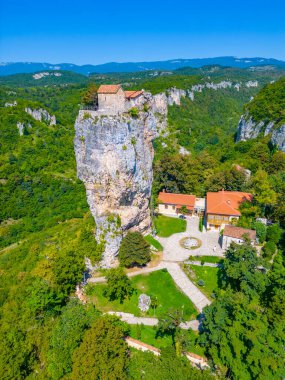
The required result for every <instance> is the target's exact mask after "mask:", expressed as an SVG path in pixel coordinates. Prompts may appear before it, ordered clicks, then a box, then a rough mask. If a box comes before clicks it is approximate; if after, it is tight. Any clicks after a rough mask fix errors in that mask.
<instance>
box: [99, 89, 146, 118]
mask: <svg viewBox="0 0 285 380" xmlns="http://www.w3.org/2000/svg"><path fill="white" fill-rule="evenodd" d="M142 94H143V90H141V91H124V90H123V89H122V86H121V85H120V84H102V85H101V86H100V87H99V89H98V111H100V112H106V113H107V114H116V113H119V112H124V111H127V110H128V109H130V108H131V107H135V106H138V105H139V104H140V100H141V98H142Z"/></svg>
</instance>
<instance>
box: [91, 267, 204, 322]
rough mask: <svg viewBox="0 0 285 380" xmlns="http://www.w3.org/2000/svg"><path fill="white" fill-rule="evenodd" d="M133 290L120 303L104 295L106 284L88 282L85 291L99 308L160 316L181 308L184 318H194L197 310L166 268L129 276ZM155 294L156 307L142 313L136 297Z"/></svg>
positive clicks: (139, 314)
mask: <svg viewBox="0 0 285 380" xmlns="http://www.w3.org/2000/svg"><path fill="white" fill-rule="evenodd" d="M131 282H132V284H133V287H134V288H135V291H134V293H133V295H132V296H131V298H130V299H127V300H125V301H124V302H123V303H122V304H120V302H119V301H117V300H116V301H109V300H108V298H106V297H104V295H103V292H104V289H105V287H106V286H107V285H106V284H96V285H93V284H89V285H88V288H87V293H88V295H89V299H90V300H91V301H93V302H94V303H95V305H96V306H97V308H98V309H99V310H102V311H104V312H107V311H122V312H125V313H132V314H134V315H135V316H138V317H142V316H151V317H153V316H155V317H158V318H159V317H160V316H162V315H163V314H164V313H165V312H166V311H168V310H169V309H171V308H172V309H180V310H181V309H183V314H184V318H185V319H186V320H191V319H194V318H196V316H197V311H196V309H195V307H194V305H193V304H192V302H191V301H190V300H189V298H188V297H186V296H185V295H184V294H183V293H182V292H181V291H180V290H179V289H178V288H177V287H176V285H175V283H174V281H173V280H172V278H171V276H170V274H169V273H168V272H167V271H166V270H159V271H156V272H152V273H149V274H146V275H138V276H135V277H132V278H131ZM142 293H145V294H147V295H151V296H155V297H157V299H158V305H159V306H158V307H157V309H156V310H155V312H154V310H153V309H151V308H150V310H149V311H148V312H147V313H145V314H143V313H142V312H141V311H140V309H139V308H138V298H139V296H140V294H142Z"/></svg>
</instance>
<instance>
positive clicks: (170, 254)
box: [156, 216, 223, 261]
mask: <svg viewBox="0 0 285 380" xmlns="http://www.w3.org/2000/svg"><path fill="white" fill-rule="evenodd" d="M190 236H191V237H195V238H198V239H200V240H201V242H202V245H201V247H200V248H197V249H186V248H183V247H182V246H181V245H180V240H181V239H183V238H184V237H190ZM156 239H157V240H159V241H160V243H161V244H162V246H163V247H164V252H163V260H165V261H185V260H187V259H188V257H189V256H190V255H192V256H223V251H222V249H221V247H220V244H219V232H217V231H205V229H204V231H203V232H200V231H199V218H198V217H195V216H194V217H188V218H187V228H186V232H181V233H179V234H174V235H171V236H170V237H168V238H161V237H158V236H156ZM215 247H216V248H215ZM214 248H215V250H214Z"/></svg>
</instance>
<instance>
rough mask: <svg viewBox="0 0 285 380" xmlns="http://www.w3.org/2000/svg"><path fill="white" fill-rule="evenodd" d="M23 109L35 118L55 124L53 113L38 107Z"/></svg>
mask: <svg viewBox="0 0 285 380" xmlns="http://www.w3.org/2000/svg"><path fill="white" fill-rule="evenodd" d="M25 111H26V112H27V113H28V114H29V115H31V116H32V117H33V118H34V119H35V120H38V121H43V122H46V123H48V124H49V125H55V124H56V118H55V116H54V115H50V114H49V113H48V111H47V110H45V109H43V108H38V109H34V110H33V109H32V108H29V107H27V108H25Z"/></svg>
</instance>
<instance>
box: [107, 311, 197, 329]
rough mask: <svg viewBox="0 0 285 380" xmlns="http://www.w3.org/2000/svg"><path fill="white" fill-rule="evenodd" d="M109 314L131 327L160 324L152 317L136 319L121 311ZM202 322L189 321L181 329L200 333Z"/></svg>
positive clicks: (183, 323)
mask: <svg viewBox="0 0 285 380" xmlns="http://www.w3.org/2000/svg"><path fill="white" fill-rule="evenodd" d="M107 314H111V315H116V316H118V317H120V318H121V320H122V321H124V322H126V323H128V324H129V325H137V324H142V325H146V326H156V325H157V324H158V319H157V318H151V317H135V316H134V315H133V314H130V313H123V312H121V311H109V312H108V313H107ZM199 324H200V322H199V321H198V320H197V319H194V320H193V321H187V322H182V323H180V328H181V329H184V330H189V329H192V330H194V331H198V329H199Z"/></svg>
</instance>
